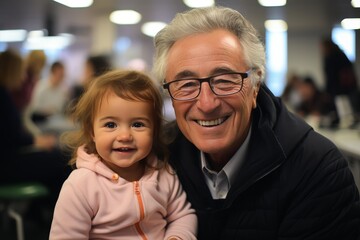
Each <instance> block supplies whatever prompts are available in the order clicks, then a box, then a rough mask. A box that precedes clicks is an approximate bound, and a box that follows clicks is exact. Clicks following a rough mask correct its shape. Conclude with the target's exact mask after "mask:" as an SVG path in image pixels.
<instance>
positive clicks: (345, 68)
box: [320, 38, 360, 124]
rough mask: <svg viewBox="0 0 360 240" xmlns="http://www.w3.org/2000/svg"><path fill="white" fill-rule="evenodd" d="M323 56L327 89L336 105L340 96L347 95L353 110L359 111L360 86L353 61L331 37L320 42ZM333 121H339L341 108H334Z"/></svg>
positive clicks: (336, 122) (335, 122)
mask: <svg viewBox="0 0 360 240" xmlns="http://www.w3.org/2000/svg"><path fill="white" fill-rule="evenodd" d="M320 49H321V53H322V56H323V69H324V76H325V91H326V92H327V93H328V94H329V95H330V96H331V98H332V99H333V100H332V101H333V102H334V106H336V98H337V97H338V96H346V97H347V98H348V101H349V103H350V104H351V107H352V110H353V111H354V112H358V111H359V110H360V109H359V107H360V106H359V105H360V100H359V99H360V97H359V95H360V94H359V88H358V83H357V77H356V74H355V70H354V66H353V63H352V62H351V61H350V60H349V59H348V57H347V56H346V54H345V53H344V52H343V51H342V49H340V48H339V46H338V45H337V44H335V43H334V42H333V41H332V40H331V38H323V39H322V41H321V44H320ZM334 113H335V114H334V115H335V116H334V119H333V123H334V124H338V123H339V120H340V119H339V109H334Z"/></svg>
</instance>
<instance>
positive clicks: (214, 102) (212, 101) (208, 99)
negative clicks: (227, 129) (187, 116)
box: [196, 82, 220, 112]
mask: <svg viewBox="0 0 360 240" xmlns="http://www.w3.org/2000/svg"><path fill="white" fill-rule="evenodd" d="M219 104H220V101H219V98H218V96H217V95H216V94H215V93H214V92H213V91H212V90H211V87H210V84H209V83H208V82H203V83H201V91H200V94H199V96H198V98H197V102H196V105H197V107H198V108H199V109H200V110H201V111H203V112H211V111H213V110H214V109H215V108H217V107H218V106H219Z"/></svg>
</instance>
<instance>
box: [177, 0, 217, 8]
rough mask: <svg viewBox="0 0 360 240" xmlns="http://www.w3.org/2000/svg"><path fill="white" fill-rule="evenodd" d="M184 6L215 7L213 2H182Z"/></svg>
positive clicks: (205, 0)
mask: <svg viewBox="0 0 360 240" xmlns="http://www.w3.org/2000/svg"><path fill="white" fill-rule="evenodd" d="M183 2H184V3H185V5H186V6H188V7H191V8H201V7H210V6H214V5H215V1H214V0H183Z"/></svg>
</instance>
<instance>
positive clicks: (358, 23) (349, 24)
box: [341, 18, 360, 29]
mask: <svg viewBox="0 0 360 240" xmlns="http://www.w3.org/2000/svg"><path fill="white" fill-rule="evenodd" d="M341 27H343V28H345V29H360V18H345V19H343V20H342V21H341Z"/></svg>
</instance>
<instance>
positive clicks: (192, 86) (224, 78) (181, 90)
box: [163, 70, 251, 101]
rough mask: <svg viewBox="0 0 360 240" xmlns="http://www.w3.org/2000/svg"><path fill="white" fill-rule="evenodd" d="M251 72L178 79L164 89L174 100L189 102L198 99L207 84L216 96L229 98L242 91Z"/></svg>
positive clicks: (165, 84)
mask: <svg viewBox="0 0 360 240" xmlns="http://www.w3.org/2000/svg"><path fill="white" fill-rule="evenodd" d="M250 71H251V70H249V71H247V72H245V73H241V72H229V73H220V74H216V75H213V76H210V77H206V78H193V77H192V78H184V79H177V80H174V81H171V82H168V83H164V84H163V88H164V89H167V90H168V91H169V94H170V96H171V97H172V98H173V99H174V100H179V101H187V100H192V99H195V98H197V97H198V96H199V94H200V92H201V84H202V83H203V82H207V83H208V84H209V86H210V88H211V90H212V92H213V93H214V94H215V95H218V96H227V95H231V94H235V93H237V92H240V91H241V89H242V87H243V82H244V79H245V78H247V77H248V76H249V74H250Z"/></svg>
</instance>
